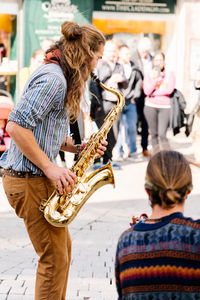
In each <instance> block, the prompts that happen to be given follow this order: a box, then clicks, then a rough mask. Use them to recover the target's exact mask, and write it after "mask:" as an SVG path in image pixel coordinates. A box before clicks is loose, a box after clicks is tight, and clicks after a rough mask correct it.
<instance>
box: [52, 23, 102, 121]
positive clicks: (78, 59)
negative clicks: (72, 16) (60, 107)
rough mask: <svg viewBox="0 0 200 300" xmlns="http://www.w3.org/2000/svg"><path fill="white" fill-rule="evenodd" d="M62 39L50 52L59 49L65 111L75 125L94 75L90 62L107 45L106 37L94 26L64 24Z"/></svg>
mask: <svg viewBox="0 0 200 300" xmlns="http://www.w3.org/2000/svg"><path fill="white" fill-rule="evenodd" d="M61 32H62V36H61V38H60V40H59V41H58V42H57V43H55V44H54V45H53V46H52V47H51V48H50V49H49V50H47V53H48V52H51V51H52V50H55V49H57V48H59V49H60V52H61V59H60V64H61V68H62V70H63V73H64V76H65V78H66V80H67V94H66V101H65V102H66V108H67V109H68V111H69V119H70V120H71V121H75V120H76V119H77V118H78V116H79V113H80V101H81V99H82V97H83V93H84V89H85V83H86V81H87V80H88V78H89V76H90V73H91V71H92V70H91V61H92V59H93V57H94V55H95V52H96V51H98V49H99V46H100V45H104V44H105V37H104V35H103V34H102V33H101V32H100V31H99V30H98V29H96V28H95V27H94V26H92V25H80V26H79V25H78V24H77V23H75V22H64V23H63V24H62V26H61Z"/></svg>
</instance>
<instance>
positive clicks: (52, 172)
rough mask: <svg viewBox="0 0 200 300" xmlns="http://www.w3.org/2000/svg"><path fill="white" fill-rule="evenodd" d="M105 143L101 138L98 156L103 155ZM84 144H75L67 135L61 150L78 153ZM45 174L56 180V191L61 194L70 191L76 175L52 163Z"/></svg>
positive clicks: (75, 180)
mask: <svg viewBox="0 0 200 300" xmlns="http://www.w3.org/2000/svg"><path fill="white" fill-rule="evenodd" d="M107 144H108V142H107V141H105V140H103V141H102V142H101V143H100V144H99V146H98V148H97V153H98V157H101V156H103V155H104V152H105V151H106V146H107ZM85 146H86V143H82V144H81V145H75V144H74V142H73V139H72V138H71V137H70V136H67V137H66V138H65V140H64V141H63V143H62V146H61V150H62V151H68V152H71V153H74V154H80V153H81V151H82V150H83V149H84V147H85ZM45 174H46V176H47V177H49V178H51V179H52V180H54V181H55V182H56V185H57V189H58V192H59V194H61V195H62V194H63V193H64V191H65V192H66V193H70V192H71V191H72V190H73V188H74V185H75V184H76V182H77V179H76V176H75V175H74V174H73V173H72V172H71V171H70V170H68V169H66V168H62V167H58V166H56V165H53V168H52V166H51V168H49V170H45Z"/></svg>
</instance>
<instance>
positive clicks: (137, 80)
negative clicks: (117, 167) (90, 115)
mask: <svg viewBox="0 0 200 300" xmlns="http://www.w3.org/2000/svg"><path fill="white" fill-rule="evenodd" d="M118 62H119V63H120V64H121V65H122V66H123V68H124V74H125V77H126V80H127V82H128V87H126V89H122V93H123V94H124V97H125V106H124V107H123V110H122V122H121V130H120V132H119V136H118V141H117V147H118V151H119V155H120V157H123V156H124V149H123V143H122V132H121V131H122V126H124V128H125V142H126V144H127V145H128V157H129V158H131V160H133V161H138V154H137V146H136V137H137V108H136V102H137V101H138V100H139V98H140V97H141V92H142V78H143V77H142V74H141V72H140V70H139V69H138V68H136V66H135V65H134V63H133V62H132V61H131V51H130V49H129V47H128V46H127V45H121V46H120V47H119V60H118Z"/></svg>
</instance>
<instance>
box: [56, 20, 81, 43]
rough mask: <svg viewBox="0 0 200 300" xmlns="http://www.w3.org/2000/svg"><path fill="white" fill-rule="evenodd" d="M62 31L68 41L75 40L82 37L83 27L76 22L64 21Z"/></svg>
mask: <svg viewBox="0 0 200 300" xmlns="http://www.w3.org/2000/svg"><path fill="white" fill-rule="evenodd" d="M61 32H62V34H63V35H64V37H65V39H66V40H67V41H74V40H77V39H79V38H80V37H82V33H83V31H82V29H81V27H80V26H79V25H78V24H77V23H75V22H68V21H66V22H64V23H63V24H62V25H61Z"/></svg>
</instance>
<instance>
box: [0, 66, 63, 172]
mask: <svg viewBox="0 0 200 300" xmlns="http://www.w3.org/2000/svg"><path fill="white" fill-rule="evenodd" d="M66 89H67V85H66V80H65V77H64V75H63V72H62V69H61V68H60V66H58V65H56V64H45V65H42V66H40V67H39V68H38V69H37V70H36V71H35V72H34V73H33V74H32V75H31V76H30V78H29V79H28V81H27V83H26V85H25V88H24V91H23V93H22V96H21V100H20V101H19V102H18V103H17V105H16V108H15V109H13V110H12V112H11V113H10V115H9V119H8V120H9V121H13V122H16V123H17V124H18V125H20V126H22V127H24V128H27V129H30V130H32V132H33V134H34V136H35V139H36V141H37V143H38V145H39V147H40V148H41V149H42V150H43V151H44V152H45V153H46V155H47V156H48V157H49V159H50V160H51V161H52V162H54V163H55V159H56V157H57V155H58V153H59V149H60V147H61V144H62V142H63V140H64V138H65V136H66V134H67V131H68V121H67V112H66V110H65V109H64V100H65V94H66ZM0 165H1V166H2V167H3V168H4V169H10V168H12V169H13V170H16V171H25V172H32V173H34V174H41V173H42V171H41V170H40V169H39V168H38V167H37V166H35V165H34V164H33V163H32V162H31V161H30V160H28V159H27V158H26V157H25V156H24V155H23V154H22V152H21V151H20V150H19V148H18V147H17V146H16V144H15V142H14V141H13V140H12V141H11V145H10V148H9V149H8V150H7V151H6V152H5V153H4V154H3V155H2V156H1V158H0Z"/></svg>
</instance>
